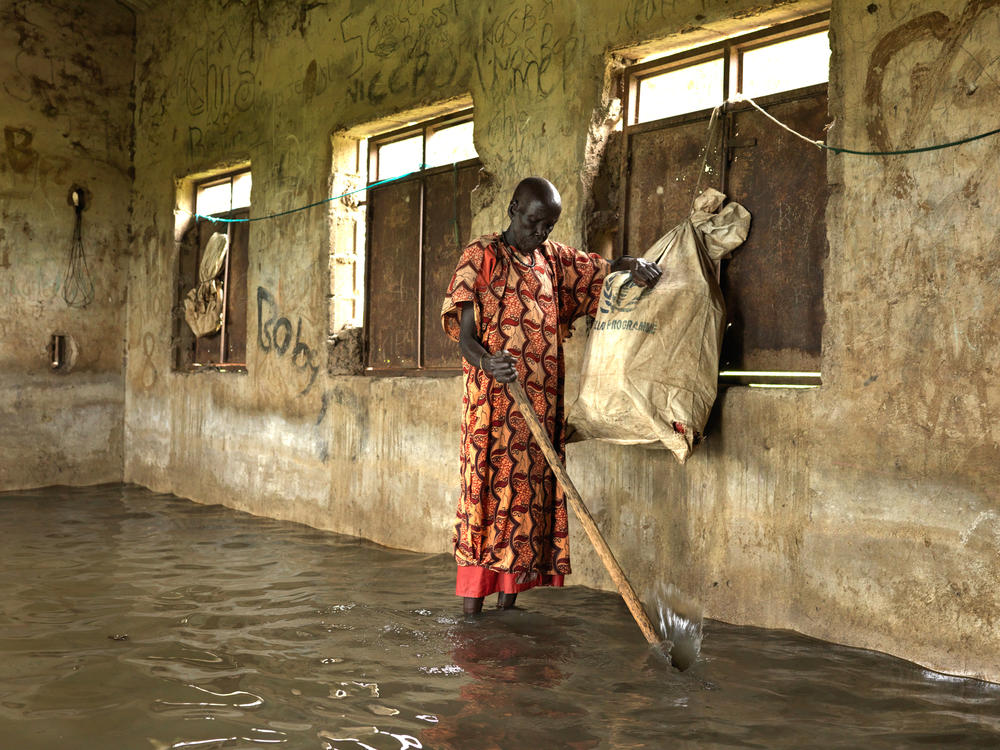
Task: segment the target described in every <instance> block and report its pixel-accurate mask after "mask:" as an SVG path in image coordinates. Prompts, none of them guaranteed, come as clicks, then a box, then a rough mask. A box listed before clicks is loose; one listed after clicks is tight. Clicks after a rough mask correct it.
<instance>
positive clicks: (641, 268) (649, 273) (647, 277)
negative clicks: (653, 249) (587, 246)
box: [611, 255, 663, 287]
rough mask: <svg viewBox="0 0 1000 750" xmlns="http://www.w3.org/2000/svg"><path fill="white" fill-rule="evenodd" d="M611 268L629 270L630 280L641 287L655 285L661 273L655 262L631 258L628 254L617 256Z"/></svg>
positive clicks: (613, 269)
mask: <svg viewBox="0 0 1000 750" xmlns="http://www.w3.org/2000/svg"><path fill="white" fill-rule="evenodd" d="M611 270H612V271H630V272H631V273H632V281H634V282H635V283H636V284H637V285H638V286H642V287H654V286H656V282H658V281H659V280H660V277H661V276H662V275H663V272H662V271H661V270H660V267H659V266H658V265H656V264H655V263H652V262H650V261H648V260H646V259H645V258H633V257H632V256H630V255H625V256H622V257H621V258H618V260H616V261H615V262H614V263H613V264H612V265H611Z"/></svg>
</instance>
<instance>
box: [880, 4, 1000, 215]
mask: <svg viewBox="0 0 1000 750" xmlns="http://www.w3.org/2000/svg"><path fill="white" fill-rule="evenodd" d="M991 5H993V3H983V2H979V1H978V0H970V1H969V2H968V3H967V4H966V7H965V9H964V10H963V11H962V12H961V13H960V14H958V15H957V16H956V17H955V18H954V19H952V18H949V17H948V16H947V15H945V14H944V13H942V12H940V11H933V12H930V13H925V14H923V15H920V16H917V17H915V18H913V19H911V20H909V21H907V22H905V23H903V24H901V25H899V26H897V27H896V28H895V29H893V30H892V31H890V32H889V33H888V34H886V35H885V36H883V37H882V38H881V39H880V40H879V42H878V44H877V45H876V46H875V49H874V50H873V51H872V56H871V60H870V61H869V63H868V73H867V76H866V79H865V87H864V102H865V105H866V107H867V109H868V111H869V112H870V114H869V116H868V118H867V121H866V123H865V126H866V129H867V131H868V136H869V138H870V139H871V142H872V146H873V148H874V149H876V150H879V151H891V150H895V149H898V148H909V147H912V146H913V145H914V144H916V143H917V142H918V140H919V138H918V135H919V134H920V133H922V132H927V130H928V126H929V125H930V124H931V123H932V122H933V120H934V118H933V117H932V115H933V113H934V111H935V110H939V109H940V107H941V106H942V104H946V103H944V102H942V93H944V92H947V91H949V90H950V91H956V90H957V91H960V96H961V97H962V98H963V99H964V98H966V97H968V96H969V95H970V93H974V92H975V81H974V80H973V82H972V84H971V86H972V88H971V89H970V84H969V82H966V85H965V86H962V87H955V86H954V83H953V82H952V81H949V80H948V77H949V75H950V74H951V71H952V67H953V64H954V62H955V60H956V58H958V57H960V56H961V57H964V56H966V55H968V56H970V57H971V58H972V59H973V60H974V61H975V60H977V57H978V56H977V55H974V54H973V53H972V52H970V51H969V49H968V47H967V41H968V39H969V37H970V35H971V34H972V32H973V30H974V29H975V28H976V26H977V24H978V22H979V19H980V17H981V16H982V14H983V13H984V11H986V10H987V9H988V8H989V7H990V6H991ZM931 45H933V46H931ZM907 49H910V50H911V51H912V50H914V49H916V50H920V51H921V53H920V54H916V53H915V54H914V55H913V56H912V57H911V58H910V59H909V66H910V70H909V71H908V73H909V75H906V76H892V75H890V73H891V71H892V67H891V66H893V63H894V60H895V59H896V58H897V56H898V55H900V53H901V52H903V51H904V50H907ZM928 49H931V50H935V51H934V52H933V53H932V54H933V55H934V57H933V59H932V60H930V62H929V64H928V63H927V62H926V61H925V60H924V55H926V50H928ZM984 53H986V54H984V55H983V58H984V59H986V58H988V57H989V50H984ZM906 62H907V61H906V60H904V62H903V63H902V64H906ZM977 66H978V67H979V69H980V71H981V72H982V71H984V70H985V66H983V65H981V64H979V63H977ZM887 80H890V81H892V82H893V83H894V84H895V85H896V87H897V92H893V93H892V94H891V95H886V92H885V91H884V89H885V88H886V81H887ZM900 84H902V86H904V87H905V89H901V88H900ZM901 99H905V100H906V101H908V102H909V105H908V106H907V107H898V106H897V105H896V104H895V103H892V104H886V102H887V101H888V102H896V101H898V100H901ZM900 114H903V115H904V116H905V120H904V121H903V122H902V123H893V125H894V130H895V132H897V133H898V134H899V135H898V137H896V138H892V137H890V128H889V122H888V116H889V115H891V116H892V117H893V118H896V117H899V115H900ZM900 119H902V118H900ZM983 127H984V129H985V128H986V127H991V126H989V125H984V126H983ZM886 169H887V172H888V174H889V178H890V181H891V182H892V184H893V188H894V192H895V194H896V197H897V198H903V197H906V196H908V195H909V194H910V193H911V191H912V189H913V185H914V179H913V176H912V174H911V173H910V171H909V168H908V167H907V165H906V163H905V162H902V161H900V160H898V159H897V160H892V161H888V162H886Z"/></svg>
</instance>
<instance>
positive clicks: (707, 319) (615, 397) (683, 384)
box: [569, 189, 750, 463]
mask: <svg viewBox="0 0 1000 750" xmlns="http://www.w3.org/2000/svg"><path fill="white" fill-rule="evenodd" d="M725 199H726V196H725V195H723V194H722V193H720V192H719V191H718V190H713V189H708V190H706V191H705V192H703V193H702V194H701V195H699V196H698V197H697V198H696V199H695V201H694V206H693V207H694V210H693V211H692V213H691V216H690V217H689V218H688V219H687V220H686V221H684V222H683V223H682V224H680V225H678V226H676V227H674V228H673V229H671V230H670V231H669V232H667V233H666V234H665V235H663V237H661V238H660V239H659V240H657V242H656V243H655V244H654V245H653V246H652V247H651V248H649V250H647V251H646V253H645V254H644V255H643V257H644V258H645V259H646V260H649V261H652V262H654V263H656V264H657V265H659V267H660V269H661V270H662V271H663V276H662V277H661V278H660V281H659V283H658V284H657V285H656V286H655V287H653V288H652V289H643V288H642V287H639V286H637V285H636V284H635V283H634V282H633V281H632V277H631V274H629V273H628V272H624V271H620V272H617V273H613V274H609V275H608V277H607V278H606V279H605V281H604V287H603V289H602V290H601V303H600V306H599V308H598V313H597V318H596V319H595V321H594V326H593V329H592V330H591V333H590V338H589V339H588V340H587V348H586V353H585V355H584V360H583V373H582V376H581V381H580V395H579V397H578V398H577V400H576V402H575V403H574V404H573V406H572V408H571V409H570V412H569V421H570V424H571V425H572V426H573V427H574V428H575V429H576V432H577V435H576V437H577V438H583V439H587V438H597V439H600V440H606V441H608V442H612V443H618V444H622V445H637V444H654V443H662V444H663V445H664V446H665V447H666V448H668V449H669V450H671V451H672V452H673V454H674V456H676V457H677V460H678V461H680V462H681V463H684V461H686V460H687V457H688V456H689V455H690V454H691V450H692V448H693V447H694V443H695V442H696V440H697V439H698V438H700V436H701V434H702V431H703V430H704V428H705V422H706V421H708V415H709V412H710V411H711V410H712V404H713V403H714V401H715V396H716V389H717V387H718V376H719V350H720V347H721V345H722V333H723V329H724V327H725V321H726V311H725V305H724V303H723V300H722V291H721V290H720V289H719V283H718V281H717V276H718V268H719V262H720V261H721V260H722V259H723V258H724V257H726V256H727V255H728V254H729V253H730V252H731V251H732V250H733V249H735V248H736V247H738V246H739V245H740V244H742V242H743V241H744V240H745V239H746V237H747V233H748V232H749V231H750V213H749V212H748V211H747V210H746V209H745V208H744V207H743V206H741V205H740V204H738V203H729V204H728V205H726V206H725V207H724V208H722V209H721V210H720V207H721V206H722V203H723V202H724V201H725Z"/></svg>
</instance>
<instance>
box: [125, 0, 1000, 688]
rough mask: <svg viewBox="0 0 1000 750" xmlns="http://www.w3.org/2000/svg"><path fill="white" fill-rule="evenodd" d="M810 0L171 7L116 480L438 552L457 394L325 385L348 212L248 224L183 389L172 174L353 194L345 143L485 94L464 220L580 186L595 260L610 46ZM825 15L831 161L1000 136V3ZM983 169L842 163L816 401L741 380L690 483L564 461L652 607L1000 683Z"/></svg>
mask: <svg viewBox="0 0 1000 750" xmlns="http://www.w3.org/2000/svg"><path fill="white" fill-rule="evenodd" d="M815 8H816V5H815V4H812V3H806V2H798V3H796V2H774V3H763V4H761V3H759V2H752V1H751V0H730V1H724V0H719V1H717V2H702V1H701V0H675V1H673V2H666V1H665V0H625V1H624V2H622V3H604V2H596V1H594V2H577V3H549V2H544V1H542V2H524V1H523V0H521V1H515V2H512V3H505V4H492V3H485V2H482V3H457V2H453V1H452V0H418V1H416V2H413V1H408V2H402V1H400V2H379V3H357V2H349V1H348V0H335V1H331V2H327V3H322V4H312V3H309V4H303V3H293V2H287V3H282V2H271V3H259V2H258V3H252V2H239V3H237V2H219V1H213V2H206V3H188V2H181V1H180V0H174V1H173V2H164V3H163V4H161V5H159V6H158V7H157V8H156V9H154V10H151V11H149V12H146V13H143V14H141V15H140V17H139V19H138V31H137V52H136V61H137V66H136V67H137V76H136V107H137V109H136V123H137V134H136V155H135V168H136V180H135V195H134V201H135V219H134V220H135V233H134V239H133V243H132V254H133V258H132V265H131V273H130V278H131V282H130V296H129V308H128V320H129V326H128V341H127V349H128V354H129V356H128V366H127V370H126V414H125V441H126V450H125V454H126V459H125V477H126V479H127V480H129V481H133V482H138V483H141V484H144V485H147V486H149V487H152V488H154V489H156V490H163V491H172V492H177V493H179V494H181V495H186V496H188V497H192V498H194V499H197V500H200V501H205V502H223V503H226V504H228V505H232V506H235V507H239V508H243V509H247V510H250V511H253V512H256V513H261V514H266V515H270V516H276V517H282V518H290V519H295V520H300V521H304V522H307V523H310V524H313V525H315V526H320V527H323V528H328V529H333V530H336V531H341V532H347V533H351V534H359V535H362V536H366V537H369V538H371V539H374V540H376V541H378V542H381V543H384V544H388V545H392V546H398V547H406V548H411V549H419V550H428V551H444V550H446V549H447V546H448V528H449V526H450V522H451V516H452V513H453V505H454V501H455V499H456V496H457V485H456V483H457V447H458V418H459V411H460V383H459V382H458V380H457V379H433V378H370V377H365V376H350V375H330V374H328V373H327V371H326V366H327V361H328V356H327V350H326V340H327V336H328V334H329V333H330V331H336V330H337V329H338V327H339V324H340V323H342V322H343V321H340V320H338V319H337V313H336V311H335V312H334V317H333V319H332V320H331V317H330V315H331V314H330V309H331V306H330V305H329V300H328V295H329V294H330V258H331V256H336V257H337V258H340V259H341V260H344V262H345V263H348V264H349V263H351V262H353V261H352V260H351V253H352V250H351V249H350V248H347V247H344V246H342V245H341V244H340V243H341V240H340V239H339V238H340V236H341V234H340V233H338V232H337V231H335V228H334V227H333V226H332V225H333V224H335V223H336V222H333V221H332V220H331V219H330V215H334V216H335V215H336V214H337V211H339V210H340V209H339V207H334V208H331V210H330V215H328V214H327V212H325V211H324V210H323V209H313V210H310V211H309V212H306V213H299V214H294V215H291V216H287V217H284V218H281V219H276V220H272V221H265V222H259V223H255V224H254V225H253V226H252V229H251V235H250V237H251V239H250V253H251V257H250V279H249V297H250V300H251V309H250V310H249V315H248V328H249V332H250V334H249V337H248V339H249V340H248V347H247V348H248V352H247V358H248V373H247V374H246V375H234V374H231V373H225V374H224V373H215V372H208V373H199V374H197V375H189V374H185V373H177V372H173V371H172V370H171V342H170V330H171V307H172V304H173V300H172V295H173V284H174V273H175V266H176V259H177V243H176V240H177V238H178V236H179V232H180V231H181V230H182V229H183V224H184V216H183V214H181V216H180V218H179V219H177V220H176V221H175V214H174V209H175V205H176V196H175V180H177V179H178V178H182V177H184V176H186V175H190V174H193V173H200V172H204V171H206V170H210V169H213V168H215V167H218V166H220V165H222V164H227V163H234V162H237V161H244V160H249V161H250V162H251V163H252V166H253V174H254V192H253V212H254V214H256V215H262V214H266V213H272V212H275V211H279V210H283V209H287V208H292V207H294V206H298V205H302V204H304V203H308V202H311V201H315V200H318V199H320V198H322V197H324V196H327V195H330V194H331V193H330V192H329V191H330V190H331V189H336V187H338V186H339V185H341V184H346V183H349V182H350V179H351V177H350V175H345V174H343V173H342V172H338V173H337V174H335V175H334V176H333V177H331V164H332V163H334V162H336V163H338V164H340V163H342V162H343V161H344V159H343V154H342V153H340V152H339V151H338V148H339V147H335V145H336V144H338V143H341V142H342V140H343V139H342V138H341V137H340V135H341V134H342V133H343V132H344V131H349V130H351V129H355V132H357V129H358V128H359V127H363V126H364V125H365V123H369V122H372V121H376V120H385V118H392V117H393V116H394V115H396V114H398V113H403V114H401V115H399V117H400V118H401V119H404V120H405V119H407V118H408V117H409V116H410V115H409V114H407V112H408V111H409V110H412V109H415V108H421V107H425V108H426V107H430V106H432V105H433V104H435V103H437V102H440V101H442V100H446V99H449V98H452V97H461V96H466V95H470V94H471V97H472V99H473V102H474V104H475V108H476V143H477V148H478V150H479V153H480V154H481V156H482V159H483V162H484V164H485V167H486V169H487V170H488V172H489V173H490V175H491V177H492V179H491V180H489V181H488V182H487V183H486V184H484V186H483V187H482V188H481V189H480V191H478V194H477V195H476V197H475V199H474V205H475V207H476V215H475V219H474V231H475V232H480V231H485V230H487V229H497V228H500V227H501V226H502V219H503V215H504V206H505V202H506V199H507V196H508V195H509V191H510V189H511V188H512V186H513V185H514V183H515V182H516V180H517V179H518V178H519V177H521V176H523V175H526V174H530V173H538V174H544V175H546V176H548V177H549V178H550V179H552V180H553V181H554V182H555V183H556V184H557V185H558V186H559V188H560V190H561V191H562V194H563V199H564V206H565V210H564V213H563V220H562V222H561V223H560V226H559V227H558V230H557V232H556V234H557V235H558V237H559V238H560V239H562V240H565V241H569V242H575V243H580V242H582V240H583V237H584V236H585V229H586V222H585V215H586V209H587V205H588V204H587V201H588V200H589V195H588V185H589V181H590V179H591V177H592V175H593V170H594V165H595V161H594V158H593V157H594V154H595V153H599V151H600V146H601V143H602V138H603V136H604V134H605V133H606V130H607V123H606V120H607V118H608V115H609V114H610V113H613V111H614V103H613V102H612V101H611V100H610V99H609V98H608V95H607V92H606V70H607V66H608V63H609V57H608V51H609V50H611V49H620V48H623V47H626V46H628V45H636V44H644V43H649V42H651V41H653V40H665V41H666V42H668V43H674V44H677V45H684V44H690V43H693V42H694V41H695V40H707V39H711V38H713V37H714V36H717V35H719V34H723V33H727V32H732V31H735V30H737V29H740V28H747V27H748V26H751V27H752V26H755V25H759V24H761V23H764V22H766V21H771V20H777V19H779V18H784V17H788V15H790V14H792V13H804V12H807V11H809V10H813V9H815ZM831 24H832V30H831V39H832V47H833V59H832V63H831V65H832V68H831V87H830V114H831V119H832V121H833V122H834V123H835V125H834V128H833V130H832V131H831V138H832V139H834V140H835V141H836V142H840V143H843V144H847V145H855V146H858V147H861V148H866V147H875V148H880V149H884V148H893V147H901V146H908V145H913V144H925V143H937V142H941V141H944V140H948V139H950V138H955V137H960V136H962V135H966V134H971V133H976V132H982V131H984V130H988V129H991V128H994V127H996V120H995V112H996V111H998V106H997V105H998V103H1000V91H998V86H997V83H996V82H997V80H1000V64H998V63H997V59H996V56H995V54H994V52H993V50H994V46H995V45H994V43H993V42H994V41H995V40H996V39H997V38H1000V8H998V7H996V5H995V4H990V3H976V2H970V3H968V4H966V3H965V2H964V1H956V2H951V3H943V4H942V3H933V2H929V0H923V1H921V0H915V1H914V2H910V3H906V4H905V5H900V4H893V3H881V2H879V3H871V4H867V3H856V2H839V3H835V4H834V6H833V8H832V20H831ZM166 28H170V29H171V30H172V33H170V34H164V33H163V30H164V29H166ZM998 153H1000V151H998V149H997V147H996V140H995V139H993V140H984V141H980V142H977V143H974V144H969V145H966V146H963V147H961V148H957V149H948V150H942V151H936V152H932V153H928V154H921V155H915V156H908V157H892V158H866V157H851V156H833V155H832V156H830V157H829V162H828V163H829V177H830V181H831V185H832V198H831V201H830V204H829V209H828V216H827V224H828V235H829V242H830V255H829V259H828V262H827V266H826V268H825V304H826V316H827V322H826V328H825V331H824V343H823V365H822V369H823V380H824V385H823V387H822V388H821V389H819V390H816V391H809V392H791V391H764V390H748V389H731V390H729V391H728V392H727V393H726V394H725V396H724V398H723V400H722V403H721V407H720V410H719V420H718V423H717V425H716V428H715V431H714V434H713V436H712V437H711V439H710V440H709V441H708V443H707V444H706V445H705V446H703V448H702V449H700V451H699V452H696V453H695V455H694V456H693V458H692V459H691V460H690V461H689V462H688V464H687V465H686V466H684V467H679V466H677V465H676V464H675V463H674V461H673V459H672V458H670V457H669V455H668V454H666V453H664V452H657V451H649V450H644V449H627V448H616V447H608V446H605V445H597V444H579V445H574V446H571V448H570V451H569V471H570V474H571V475H572V476H574V477H576V478H577V479H578V484H579V486H580V489H581V491H582V494H583V495H584V497H586V498H589V499H590V500H591V503H592V510H593V511H594V513H595V515H596V516H597V519H598V522H599V523H600V525H601V526H602V527H603V528H604V529H605V530H606V532H607V535H608V539H609V542H610V543H611V545H612V547H613V548H615V549H616V550H617V551H618V552H619V557H620V559H621V561H622V563H623V564H624V567H625V568H626V570H627V571H628V572H629V573H630V575H631V576H632V577H633V580H634V582H635V584H636V586H637V588H639V589H640V590H641V591H642V592H645V593H646V595H647V596H649V595H651V594H652V592H653V591H654V590H655V588H656V586H657V585H658V584H660V583H665V582H673V583H675V584H677V585H678V586H680V588H681V589H683V590H685V591H686V592H687V593H689V594H690V595H692V596H693V597H695V598H697V599H699V600H700V601H701V602H702V603H703V604H704V606H705V610H706V613H707V614H708V615H709V616H711V617H716V618H720V619H723V620H727V621H730V622H736V623H753V624H757V625H763V626H769V627H784V628H793V629H795V630H799V631H801V632H804V633H808V634H810V635H814V636H818V637H821V638H827V639H830V640H834V641H839V642H843V643H849V644H853V645H858V646H865V647H870V648H875V649H880V650H884V651H889V652H892V653H895V654H898V655H901V656H904V657H907V658H910V659H914V660H917V661H919V662H922V663H924V664H927V665H929V666H932V667H934V668H938V669H943V670H947V671H952V672H958V673H963V674H971V675H978V676H983V677H987V678H992V679H1000V645H998V643H1000V642H998V641H997V639H996V638H995V637H994V624H995V621H996V619H997V617H998V616H1000V596H998V591H997V584H996V581H997V579H998V576H1000V569H998V562H997V560H998V556H997V547H998V542H1000V515H998V512H1000V508H998V497H997V490H996V489H995V488H996V487H997V484H998V482H997V480H998V478H1000V477H998V476H997V475H998V466H1000V461H998V458H1000V456H998V448H997V440H998V434H997V430H998V429H1000V428H997V426H996V425H997V424H1000V420H998V416H1000V387H998V386H997V385H996V384H995V377H994V376H995V372H996V370H997V368H998V367H1000V362H998V356H1000V355H998V354H997V350H996V348H995V347H994V346H992V342H993V341H995V339H996V337H997V335H998V334H1000V318H998V314H1000V307H998V302H997V295H996V289H997V273H998V272H997V264H996V254H997V250H998V237H997V230H996V221H995V217H996V214H997V210H998V208H1000V205H998V203H1000V197H998V191H997V190H996V189H995V188H996V177H995V175H996V173H997V167H998V165H997V160H998ZM331 185H332V186H333V188H331ZM258 288H261V289H265V290H267V291H268V292H269V293H270V294H271V295H272V296H273V298H274V299H275V301H276V302H275V304H276V310H277V311H278V312H279V314H280V315H282V316H284V317H286V318H288V320H289V321H290V322H291V323H292V325H293V327H294V328H295V329H296V330H298V329H299V325H300V323H301V342H300V343H302V344H304V345H305V346H306V347H307V349H306V351H305V352H304V353H303V356H300V357H299V358H298V359H293V358H292V357H291V356H290V350H289V353H286V354H285V355H284V356H282V355H279V354H278V353H277V351H276V350H274V349H273V348H272V349H270V350H269V351H268V350H266V349H265V348H264V347H261V346H260V345H259V342H258V330H259V327H260V325H261V324H262V322H263V321H260V320H259V319H258V315H257V309H256V306H255V305H254V304H253V301H254V300H255V299H256V292H257V289H258ZM577 342H579V338H578V339H577ZM577 346H579V343H577ZM577 353H578V350H577ZM575 357H576V354H574V358H575ZM312 366H317V367H318V368H319V374H318V376H317V377H316V379H315V381H314V382H312V384H311V385H309V381H310V369H311V367H312ZM571 366H572V362H571ZM574 565H575V570H576V572H575V574H574V579H573V580H574V581H575V582H577V583H585V584H590V585H598V586H609V585H610V582H609V580H608V579H607V578H606V576H605V574H604V573H603V571H602V570H601V569H600V567H599V564H598V563H597V561H596V559H595V558H594V557H593V555H592V553H591V552H590V550H589V548H588V545H587V543H586V541H585V540H583V539H581V538H576V539H575V548H574Z"/></svg>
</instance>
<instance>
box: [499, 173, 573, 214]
mask: <svg viewBox="0 0 1000 750" xmlns="http://www.w3.org/2000/svg"><path fill="white" fill-rule="evenodd" d="M532 200H537V201H539V202H540V203H542V204H544V205H546V206H551V207H552V208H557V209H560V210H562V197H560V195H559V191H558V190H556V186H555V185H553V184H552V183H551V182H549V181H548V180H546V179H545V178H544V177H526V178H525V179H523V180H521V181H520V182H519V183H517V187H516V188H514V195H513V197H512V198H511V199H510V202H511V203H512V204H514V203H516V204H517V205H518V206H522V207H523V206H527V205H528V204H529V203H531V201H532Z"/></svg>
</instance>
